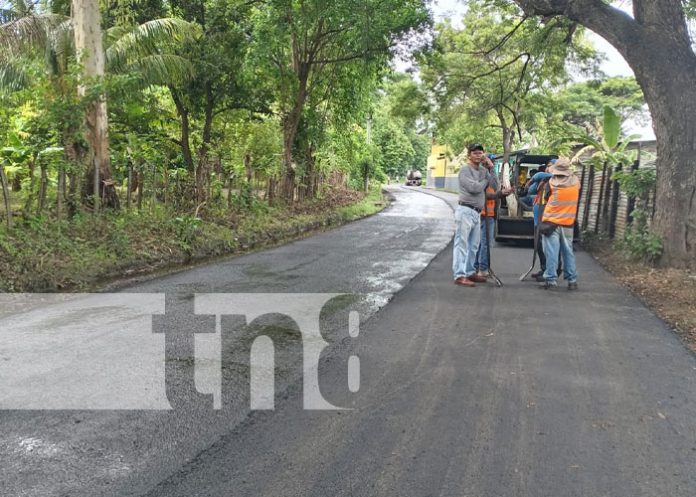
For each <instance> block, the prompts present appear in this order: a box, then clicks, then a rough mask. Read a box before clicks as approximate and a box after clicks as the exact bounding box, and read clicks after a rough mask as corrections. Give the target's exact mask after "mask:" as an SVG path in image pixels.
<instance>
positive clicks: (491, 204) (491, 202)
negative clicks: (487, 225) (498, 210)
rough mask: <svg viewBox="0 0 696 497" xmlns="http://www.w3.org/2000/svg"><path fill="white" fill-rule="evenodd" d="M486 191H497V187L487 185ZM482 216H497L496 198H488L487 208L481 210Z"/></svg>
mask: <svg viewBox="0 0 696 497" xmlns="http://www.w3.org/2000/svg"><path fill="white" fill-rule="evenodd" d="M486 193H495V188H493V187H491V186H490V185H489V186H488V187H486ZM481 216H483V217H495V199H494V198H487V199H486V208H485V209H483V210H482V211H481Z"/></svg>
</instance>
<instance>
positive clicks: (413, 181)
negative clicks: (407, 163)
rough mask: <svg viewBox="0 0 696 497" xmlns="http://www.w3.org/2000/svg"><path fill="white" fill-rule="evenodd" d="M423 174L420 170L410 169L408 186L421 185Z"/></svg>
mask: <svg viewBox="0 0 696 497" xmlns="http://www.w3.org/2000/svg"><path fill="white" fill-rule="evenodd" d="M422 183H423V175H422V174H421V172H420V171H409V172H408V174H406V186H421V184H422Z"/></svg>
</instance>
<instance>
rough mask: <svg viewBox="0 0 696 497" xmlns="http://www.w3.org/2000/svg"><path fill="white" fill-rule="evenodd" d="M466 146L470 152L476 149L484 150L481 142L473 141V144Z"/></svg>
mask: <svg viewBox="0 0 696 497" xmlns="http://www.w3.org/2000/svg"><path fill="white" fill-rule="evenodd" d="M466 148H467V149H468V150H469V152H473V151H474V150H481V151H483V145H481V144H480V143H472V144H471V145H469V146H468V147H466Z"/></svg>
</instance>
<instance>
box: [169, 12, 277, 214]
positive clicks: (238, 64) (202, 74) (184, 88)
mask: <svg viewBox="0 0 696 497" xmlns="http://www.w3.org/2000/svg"><path fill="white" fill-rule="evenodd" d="M169 3H170V4H171V6H172V9H173V11H174V13H175V14H176V15H179V16H181V17H183V18H185V19H187V20H190V21H195V22H196V23H197V24H198V25H199V26H201V29H202V36H201V37H200V38H199V39H197V40H196V41H195V43H188V44H186V45H185V46H184V48H183V49H182V51H181V53H182V54H184V55H185V56H186V57H187V58H188V59H190V60H191V61H192V62H193V64H194V67H195V78H193V79H192V80H191V81H189V82H188V83H187V84H185V85H170V87H169V88H170V92H171V95H172V99H173V101H174V104H175V106H176V110H177V114H178V116H179V124H180V132H179V138H177V139H176V143H177V144H178V145H179V146H180V147H181V152H182V155H183V158H184V163H185V164H186V167H187V169H188V170H189V172H190V173H191V175H192V177H194V178H195V186H196V201H197V202H198V203H199V204H200V203H202V202H204V201H205V196H206V192H207V191H208V188H206V182H207V181H208V176H209V174H210V168H209V160H208V158H209V157H208V156H209V152H210V150H211V147H212V142H213V140H214V139H215V135H216V132H217V131H216V127H215V126H216V119H220V118H221V117H222V116H223V115H224V114H225V113H230V112H234V111H236V110H241V109H245V110H247V111H249V112H251V113H264V114H270V110H269V103H268V100H269V98H268V93H269V92H268V90H267V87H268V83H267V81H266V79H265V78H264V76H263V74H259V71H258V70H257V68H256V67H253V66H252V65H251V64H250V62H249V45H250V44H251V42H252V39H253V37H252V36H251V33H252V32H253V29H252V25H251V15H252V12H253V5H254V3H255V2H250V1H247V0H216V1H214V2H211V1H208V0H194V1H190V0H172V1H171V2H169ZM196 142H197V143H198V147H197V148H196V146H195V143H196Z"/></svg>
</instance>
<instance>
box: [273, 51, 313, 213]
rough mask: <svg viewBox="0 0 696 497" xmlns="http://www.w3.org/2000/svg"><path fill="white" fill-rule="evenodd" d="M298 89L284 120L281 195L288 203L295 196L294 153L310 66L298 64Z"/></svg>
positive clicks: (305, 98) (305, 97) (305, 99)
mask: <svg viewBox="0 0 696 497" xmlns="http://www.w3.org/2000/svg"><path fill="white" fill-rule="evenodd" d="M296 65H297V78H298V89H297V94H296V95H295V103H294V105H293V107H292V109H291V110H290V112H288V113H287V114H286V115H285V116H284V118H283V171H282V178H281V183H280V195H281V198H283V199H284V200H285V201H286V202H292V201H293V200H294V195H295V169H296V166H295V162H294V161H293V156H292V151H293V148H294V146H295V136H296V135H297V129H298V127H299V125H300V119H301V118H302V110H303V109H304V105H305V102H306V101H307V81H308V79H309V68H310V66H309V64H306V63H299V62H296Z"/></svg>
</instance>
